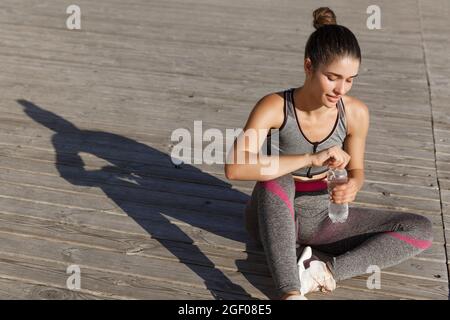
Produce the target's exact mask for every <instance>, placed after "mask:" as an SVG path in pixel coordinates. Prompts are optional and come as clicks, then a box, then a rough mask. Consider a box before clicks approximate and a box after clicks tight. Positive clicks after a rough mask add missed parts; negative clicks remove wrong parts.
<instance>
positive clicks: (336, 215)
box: [327, 168, 348, 223]
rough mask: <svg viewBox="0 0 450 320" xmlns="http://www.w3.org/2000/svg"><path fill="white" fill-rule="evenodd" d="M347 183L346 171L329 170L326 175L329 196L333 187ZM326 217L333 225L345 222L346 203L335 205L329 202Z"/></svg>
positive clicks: (346, 213) (346, 214)
mask: <svg viewBox="0 0 450 320" xmlns="http://www.w3.org/2000/svg"><path fill="white" fill-rule="evenodd" d="M347 181H348V178H347V170H345V169H333V168H330V169H329V170H328V174H327V182H328V193H330V194H331V190H333V188H334V187H335V186H337V185H340V184H343V183H346V182H347ZM328 216H329V217H330V219H331V221H332V222H333V223H336V222H340V223H342V222H345V220H347V217H348V203H344V204H336V203H333V202H331V200H330V202H329V203H328Z"/></svg>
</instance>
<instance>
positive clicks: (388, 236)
mask: <svg viewBox="0 0 450 320" xmlns="http://www.w3.org/2000/svg"><path fill="white" fill-rule="evenodd" d="M308 184H309V187H308ZM314 184H315V187H314V186H313V184H312V183H311V182H296V181H294V179H293V177H292V175H291V174H288V175H284V176H281V177H279V178H276V179H273V180H270V181H264V182H257V183H256V185H255V187H254V189H253V193H252V196H251V199H250V201H249V202H248V204H247V207H246V210H245V221H246V228H247V231H248V232H249V234H250V236H251V237H252V238H253V239H254V240H255V241H257V242H258V243H260V244H261V245H262V246H263V248H264V251H265V254H266V258H267V263H268V266H269V270H270V272H271V274H272V277H273V280H274V282H275V286H276V288H277V290H278V292H279V294H280V296H281V295H283V294H285V293H287V292H289V291H293V290H297V291H300V280H299V275H298V267H297V258H298V256H299V254H300V252H301V249H302V246H306V245H308V246H311V248H312V249H313V253H314V255H316V256H317V257H320V258H321V260H322V261H325V262H326V263H327V265H328V267H329V268H330V270H331V272H332V273H333V276H334V278H335V280H336V281H339V280H344V279H348V278H351V277H354V276H357V275H361V274H365V273H367V272H368V271H367V269H368V267H369V266H371V265H376V266H378V267H379V268H380V269H382V268H386V267H390V266H394V265H397V264H399V263H401V262H403V261H405V260H407V259H409V258H411V257H413V256H415V255H417V254H419V253H420V252H422V251H423V250H425V249H427V248H429V247H430V246H431V243H432V240H433V235H432V228H431V227H432V225H431V222H430V221H429V220H428V219H427V218H425V217H423V216H420V215H416V214H411V213H399V212H384V211H381V210H370V211H367V210H361V209H358V208H350V209H349V215H348V218H347V221H346V222H345V223H332V222H331V220H330V218H328V201H329V195H328V191H327V189H326V184H325V185H323V183H322V186H320V182H319V187H317V186H318V183H317V182H315V183H314ZM311 187H312V188H311ZM324 188H325V189H324ZM313 189H314V190H313ZM316 189H319V190H316ZM305 190H307V191H305Z"/></svg>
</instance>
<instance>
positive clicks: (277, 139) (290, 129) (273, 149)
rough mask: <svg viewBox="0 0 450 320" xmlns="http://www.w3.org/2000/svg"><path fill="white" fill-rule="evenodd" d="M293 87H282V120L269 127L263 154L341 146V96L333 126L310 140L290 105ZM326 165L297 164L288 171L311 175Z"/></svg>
mask: <svg viewBox="0 0 450 320" xmlns="http://www.w3.org/2000/svg"><path fill="white" fill-rule="evenodd" d="M293 97H294V88H290V89H288V90H285V91H284V121H283V124H282V125H281V127H280V128H279V129H271V130H270V131H269V134H268V135H267V142H266V143H267V145H266V147H267V154H268V155H271V154H276V153H278V154H279V155H283V154H306V153H317V152H319V151H321V150H324V149H328V148H330V147H332V146H340V147H341V148H343V143H344V140H345V137H346V136H347V124H346V117H345V107H344V102H343V101H342V98H341V99H339V101H338V102H337V104H336V107H337V108H338V116H337V118H336V122H335V123H334V127H333V130H331V132H330V134H329V135H328V136H327V137H326V138H325V139H323V140H322V141H317V142H311V141H309V140H308V138H306V136H305V135H304V133H303V131H302V129H301V126H300V124H299V123H300V122H299V119H298V118H297V114H296V112H295V107H294V103H293V101H294V98H293ZM327 170H328V168H327V167H309V168H301V169H299V170H297V171H294V172H292V175H296V176H302V177H308V178H312V177H313V176H314V175H317V174H321V173H324V172H326V171H327Z"/></svg>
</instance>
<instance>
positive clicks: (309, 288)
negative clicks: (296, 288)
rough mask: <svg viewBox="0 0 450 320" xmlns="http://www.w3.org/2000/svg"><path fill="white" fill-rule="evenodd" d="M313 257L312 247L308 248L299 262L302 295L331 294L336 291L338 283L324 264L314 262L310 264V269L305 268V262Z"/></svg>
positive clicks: (318, 261) (317, 261)
mask: <svg viewBox="0 0 450 320" xmlns="http://www.w3.org/2000/svg"><path fill="white" fill-rule="evenodd" d="M311 257H312V250H311V247H306V248H305V249H304V250H303V252H302V254H301V256H300V259H299V260H298V269H299V277H300V285H301V287H300V288H301V289H300V291H301V294H302V295H305V294H307V293H310V292H316V291H322V292H331V291H333V290H335V289H336V281H335V280H334V278H333V275H332V274H331V272H330V270H329V269H328V267H327V265H326V264H325V263H324V262H322V261H320V260H313V261H310V262H309V267H308V268H305V261H307V260H309V259H310V258H311Z"/></svg>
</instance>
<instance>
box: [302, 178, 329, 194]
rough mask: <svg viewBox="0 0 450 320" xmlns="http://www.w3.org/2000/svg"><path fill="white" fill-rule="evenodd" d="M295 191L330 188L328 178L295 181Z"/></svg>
mask: <svg viewBox="0 0 450 320" xmlns="http://www.w3.org/2000/svg"><path fill="white" fill-rule="evenodd" d="M294 182H295V191H297V192H311V191H321V190H326V189H327V188H328V185H327V181H326V180H319V181H294Z"/></svg>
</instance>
